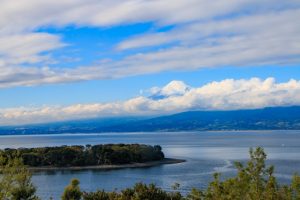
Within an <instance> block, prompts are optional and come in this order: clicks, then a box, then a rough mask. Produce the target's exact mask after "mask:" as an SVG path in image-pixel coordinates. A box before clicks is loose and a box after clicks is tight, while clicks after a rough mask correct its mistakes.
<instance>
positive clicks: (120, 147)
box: [0, 144, 182, 169]
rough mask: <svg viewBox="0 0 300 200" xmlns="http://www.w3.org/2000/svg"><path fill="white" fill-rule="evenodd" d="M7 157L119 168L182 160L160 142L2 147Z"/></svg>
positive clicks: (42, 165)
mask: <svg viewBox="0 0 300 200" xmlns="http://www.w3.org/2000/svg"><path fill="white" fill-rule="evenodd" d="M0 157H2V158H4V160H7V161H8V160H10V159H14V158H21V159H22V161H23V163H24V165H26V166H28V167H30V168H33V169H34V168H37V169H51V168H74V169H80V168H83V169H84V168H106V167H107V168H119V167H146V166H153V165H158V164H170V163H177V162H182V160H176V159H166V158H165V156H164V153H163V152H162V148H161V147H160V146H159V145H155V146H151V145H144V144H99V145H85V146H81V145H74V146H59V147H37V148H18V149H11V148H6V149H3V150H0Z"/></svg>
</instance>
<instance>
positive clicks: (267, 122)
mask: <svg viewBox="0 0 300 200" xmlns="http://www.w3.org/2000/svg"><path fill="white" fill-rule="evenodd" d="M281 129H283V130H300V106H292V107H273V108H264V109H253V110H235V111H189V112H183V113H178V114H174V115H168V116H161V117H153V118H149V117H148V118H146V117H123V118H106V119H90V120H80V121H71V122H59V123H49V124H41V125H27V126H18V127H1V128H0V134H52V133H96V132H143V131H144V132H147V131H197V130H281Z"/></svg>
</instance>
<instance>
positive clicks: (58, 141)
mask: <svg viewBox="0 0 300 200" xmlns="http://www.w3.org/2000/svg"><path fill="white" fill-rule="evenodd" d="M107 143H126V144H132V143H140V144H150V145H161V146H162V148H163V152H164V154H165V157H168V158H180V159H185V160H186V162H184V163H178V164H168V165H159V166H154V167H147V168H128V169H117V170H99V169H98V170H55V171H39V172H34V173H33V176H32V181H33V183H34V184H35V186H36V187H37V194H38V195H39V196H40V197H41V198H42V199H49V198H50V197H52V198H53V199H60V196H61V194H62V192H63V190H64V188H65V187H66V186H67V185H68V184H69V182H70V180H71V179H72V178H78V179H79V180H80V187H81V189H82V190H84V191H96V190H98V189H99V190H102V189H103V190H106V191H113V190H122V189H124V188H126V187H131V186H133V185H134V184H135V183H138V182H143V183H154V184H156V185H157V186H159V187H161V188H163V189H165V190H167V191H172V186H173V185H174V184H175V183H179V185H180V187H179V189H178V190H179V191H180V192H182V193H183V194H187V193H188V192H189V191H190V190H191V189H192V188H201V189H204V188H206V187H207V185H208V183H209V182H210V181H211V180H212V179H213V174H214V173H221V177H222V178H224V179H225V178H228V177H232V176H234V175H235V174H236V170H235V167H234V162H236V161H240V162H243V163H245V162H246V161H247V159H248V158H249V149H250V148H251V147H253V148H255V147H258V146H259V147H263V148H264V149H265V152H266V153H267V156H268V157H267V165H274V166H275V175H276V177H277V179H278V181H279V182H280V183H283V184H284V183H289V182H290V181H291V178H292V176H293V174H294V173H299V174H300V131H285V130H282V131H203V132H202V131H198V132H151V133H147V132H139V133H95V134H51V135H17V136H14V135H10V136H0V148H2V149H4V148H20V147H46V146H61V145H86V144H107Z"/></svg>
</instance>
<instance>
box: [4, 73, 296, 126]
mask: <svg viewBox="0 0 300 200" xmlns="http://www.w3.org/2000/svg"><path fill="white" fill-rule="evenodd" d="M150 91H151V92H152V93H151V95H150V96H149V97H147V96H138V97H135V98H132V99H128V100H126V101H122V102H107V103H95V104H75V105H70V106H43V107H31V108H29V107H18V108H6V109H0V124H1V125H12V124H26V123H41V122H51V121H60V120H71V119H84V118H93V117H109V116H129V115H161V114H171V113H176V112H181V111H187V110H237V109H254V108H263V107H271V106H289V105H300V81H299V80H290V81H288V82H283V83H277V82H276V81H275V79H274V78H267V79H265V80H261V79H259V78H251V79H247V80H246V79H240V80H234V79H226V80H223V81H219V82H210V83H207V84H205V85H203V86H200V87H192V86H188V85H186V84H185V83H184V82H182V81H172V82H170V83H169V84H167V85H166V86H164V87H153V88H152V89H150ZM153 96H159V97H160V98H153Z"/></svg>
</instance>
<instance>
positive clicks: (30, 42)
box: [0, 0, 300, 87]
mask: <svg viewBox="0 0 300 200" xmlns="http://www.w3.org/2000/svg"><path fill="white" fill-rule="evenodd" d="M0 5H1V6H0V27H1V29H0V87H13V86H31V85H39V84H49V83H51V84H53V83H64V82H74V81H85V80H95V79H112V78H120V77H126V76H134V75H140V74H148V73H158V72H162V71H174V70H177V71H180V70H193V69H199V68H207V67H223V66H237V67H239V66H253V65H256V66H264V65H276V66H278V65H280V66H284V65H297V64H299V63H300V61H299V59H300V46H299V44H300V42H299V41H300V28H299V27H300V26H299V23H298V21H297V20H296V19H298V18H300V2H299V1H297V0H287V1H281V0H252V1H247V0H245V1H241V0H232V1H227V0H216V1H210V0H184V1H182V0H176V1H175V0H164V1H148V0H127V1H123V0H87V1H80V0H72V1H71V0H60V1H39V0H24V1H11V0H0ZM145 22H153V23H154V24H155V26H157V27H164V26H169V25H172V26H173V27H174V28H173V29H170V30H167V31H164V32H161V31H159V32H156V31H155V30H154V31H153V32H150V33H144V34H143V35H139V36H134V37H131V38H128V39H126V40H124V41H121V42H120V43H119V44H116V49H117V50H119V51H127V50H130V49H139V50H138V53H134V52H137V51H133V52H131V53H126V54H124V55H127V56H125V57H123V58H120V59H119V60H113V59H112V60H111V61H109V62H102V63H100V64H97V65H89V66H72V67H71V68H68V69H67V68H64V67H49V63H51V62H55V58H53V57H52V56H51V53H52V52H53V51H55V50H56V49H58V48H61V47H63V46H65V45H66V44H65V43H64V42H63V39H62V38H61V36H59V35H55V34H54V33H47V32H44V33H43V32H40V29H41V28H44V27H59V28H64V27H66V26H75V27H83V26H84V27H112V26H118V25H126V24H136V23H145ZM154 29H155V28H154ZM42 30H43V29H42ZM164 45H165V46H164ZM149 46H151V47H155V48H152V49H151V50H149V49H148V50H147V47H149ZM108 60H110V58H108ZM57 66H59V63H57Z"/></svg>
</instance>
